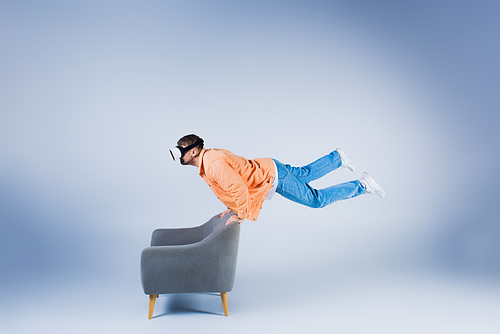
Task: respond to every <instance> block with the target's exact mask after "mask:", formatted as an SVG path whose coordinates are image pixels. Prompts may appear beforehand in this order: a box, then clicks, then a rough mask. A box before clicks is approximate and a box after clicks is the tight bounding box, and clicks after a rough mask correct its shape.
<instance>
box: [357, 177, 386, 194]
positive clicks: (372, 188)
mask: <svg viewBox="0 0 500 334" xmlns="http://www.w3.org/2000/svg"><path fill="white" fill-rule="evenodd" d="M359 182H360V183H361V184H362V185H363V187H364V188H365V190H366V192H367V193H368V194H377V195H379V196H380V197H382V198H384V197H385V191H384V189H382V187H381V186H380V185H379V184H378V183H377V182H375V180H374V179H373V177H371V176H370V174H368V173H367V172H364V173H363V175H361V178H360V179H359Z"/></svg>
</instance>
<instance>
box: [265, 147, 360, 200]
mask: <svg viewBox="0 0 500 334" xmlns="http://www.w3.org/2000/svg"><path fill="white" fill-rule="evenodd" d="M273 160H274V162H275V163H276V168H277V169H278V187H277V188H276V192H277V193H278V194H280V195H281V196H283V197H285V198H287V199H289V200H291V201H294V202H297V203H300V204H303V205H306V206H309V207H311V208H322V207H325V206H327V205H329V204H331V203H333V202H335V201H339V200H343V199H348V198H353V197H356V196H359V195H361V194H364V193H365V189H364V188H363V186H362V185H361V183H360V182H359V181H358V180H356V181H350V182H346V183H341V184H337V185H334V186H331V187H328V188H325V189H319V190H318V189H314V188H313V187H311V186H310V185H309V182H311V181H313V180H316V179H319V178H320V177H323V176H325V175H326V174H328V173H330V172H331V171H333V170H335V169H337V168H339V167H340V166H341V165H342V159H341V158H340V155H339V154H338V153H337V151H333V152H332V153H330V154H327V155H325V156H324V157H322V158H319V159H318V160H316V161H314V162H312V163H310V164H309V165H306V166H304V167H292V166H290V165H285V164H283V163H281V162H279V161H278V160H275V159H273Z"/></svg>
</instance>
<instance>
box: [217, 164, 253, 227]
mask: <svg viewBox="0 0 500 334" xmlns="http://www.w3.org/2000/svg"><path fill="white" fill-rule="evenodd" d="M209 169H210V174H211V175H212V178H213V180H214V182H216V183H217V184H218V185H219V186H220V187H221V189H222V191H223V194H224V195H222V196H221V198H220V199H221V200H222V202H223V203H224V202H225V201H224V198H223V197H224V196H230V197H231V199H232V201H234V203H236V206H237V212H235V213H236V214H237V215H238V217H239V218H248V217H249V215H250V194H249V192H248V188H247V186H246V184H245V182H243V179H242V178H241V176H240V175H239V174H238V173H237V172H236V171H235V170H234V169H233V168H231V167H230V166H228V165H227V164H226V163H225V162H224V161H220V160H215V161H213V162H212V163H211V164H210V166H209ZM231 209H232V208H231Z"/></svg>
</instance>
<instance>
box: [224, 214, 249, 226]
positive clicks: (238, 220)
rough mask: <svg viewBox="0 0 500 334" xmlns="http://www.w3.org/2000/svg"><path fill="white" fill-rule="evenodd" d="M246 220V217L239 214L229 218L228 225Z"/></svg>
mask: <svg viewBox="0 0 500 334" xmlns="http://www.w3.org/2000/svg"><path fill="white" fill-rule="evenodd" d="M244 220H245V218H239V217H238V216H231V217H229V219H228V220H227V222H226V225H229V224H231V223H232V222H237V223H239V224H241V223H243V221H244Z"/></svg>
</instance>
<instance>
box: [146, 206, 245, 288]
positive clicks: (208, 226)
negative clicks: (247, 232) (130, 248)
mask: <svg viewBox="0 0 500 334" xmlns="http://www.w3.org/2000/svg"><path fill="white" fill-rule="evenodd" d="M232 215H234V213H231V214H227V215H225V216H224V217H223V218H219V215H216V216H214V217H213V218H212V219H210V220H209V221H208V222H206V223H205V224H203V225H200V226H197V227H192V228H179V229H158V230H155V231H154V232H153V235H152V237H151V247H147V248H145V249H144V250H143V251H142V254H141V281H142V287H143V289H144V293H145V294H148V295H152V294H167V293H187V292H229V291H231V290H232V289H233V284H234V277H235V274H236V259H237V256H238V244H239V238H240V224H238V223H231V224H229V225H227V226H225V223H226V221H227V219H228V218H229V217H230V216H232Z"/></svg>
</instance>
